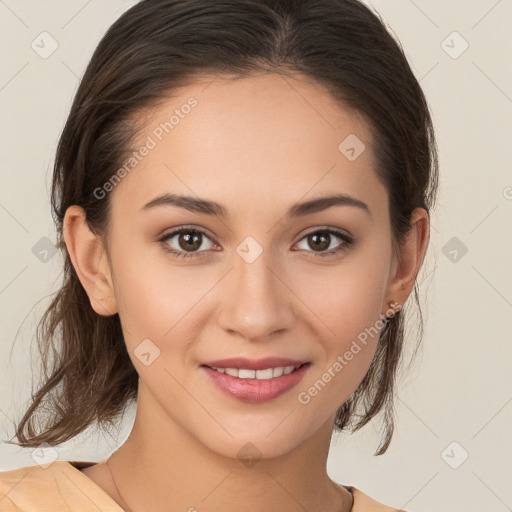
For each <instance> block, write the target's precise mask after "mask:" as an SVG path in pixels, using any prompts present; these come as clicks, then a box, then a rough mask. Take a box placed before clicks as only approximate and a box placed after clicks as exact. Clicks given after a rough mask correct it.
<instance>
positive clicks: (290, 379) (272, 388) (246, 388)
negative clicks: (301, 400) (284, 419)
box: [201, 363, 309, 403]
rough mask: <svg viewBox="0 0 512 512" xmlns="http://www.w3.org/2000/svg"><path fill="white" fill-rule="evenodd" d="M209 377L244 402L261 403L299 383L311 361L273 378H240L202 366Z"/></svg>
mask: <svg viewBox="0 0 512 512" xmlns="http://www.w3.org/2000/svg"><path fill="white" fill-rule="evenodd" d="M201 368H202V369H203V370H204V371H205V372H206V374H207V375H208V377H209V378H210V379H211V380H212V381H213V383H214V384H215V385H216V386H218V388H219V389H220V390H221V391H223V392H224V393H226V394H227V395H228V396H231V397H233V398H237V399H238V400H243V401H244V402H252V403H261V402H268V401H269V400H273V399H274V398H277V397H278V396H280V395H282V394H283V393H285V392H286V391H288V390H290V389H291V388H293V387H294V386H295V385H297V384H298V383H299V382H300V381H301V379H302V377H304V374H305V373H306V372H307V370H308V368H309V363H306V364H304V365H302V366H301V367H300V368H299V369H297V370H295V371H293V372H292V373H289V374H288V375H282V376H281V377H272V378H271V379H264V380H260V379H239V378H238V377H233V376H232V375H227V374H225V373H219V372H217V371H215V370H212V369H211V368H210V367H209V366H201Z"/></svg>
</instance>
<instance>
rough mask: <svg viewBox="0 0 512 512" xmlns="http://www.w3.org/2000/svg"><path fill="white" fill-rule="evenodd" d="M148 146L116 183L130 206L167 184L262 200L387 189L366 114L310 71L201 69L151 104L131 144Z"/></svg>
mask: <svg viewBox="0 0 512 512" xmlns="http://www.w3.org/2000/svg"><path fill="white" fill-rule="evenodd" d="M141 119H142V118H141ZM144 145H146V146H148V147H151V149H150V150H149V151H144V153H145V155H144V156H143V157H142V158H140V156H139V160H138V161H137V163H136V165H135V166H134V167H133V169H132V170H130V172H129V174H128V175H127V176H126V177H125V178H123V180H122V182H121V183H120V184H119V185H118V186H117V187H116V189H115V190H114V195H119V196H121V195H122V196H124V199H125V200H124V201H123V202H127V203H129V204H130V205H131V206H132V207H133V206H138V207H141V206H142V205H143V204H145V203H146V202H148V201H150V200H151V199H153V198H154V197H155V196H156V195H159V194H161V193H162V192H180V193H187V195H197V196H200V197H205V198H214V199H215V200H216V201H218V202H221V203H225V204H235V203H236V202H237V201H238V202H239V205H240V207H243V206H246V207H247V206H248V201H259V204H260V208H261V207H263V206H264V205H269V204H270V203H278V204H283V203H285V205H289V204H291V203H293V202H296V201H299V200H300V199H306V198H314V197H315V196H318V195H323V194H325V193H326V192H332V191H333V188H335V189H336V191H338V192H340V193H345V194H350V195H353V196H355V197H358V198H359V199H361V200H363V201H365V202H369V203H371V202H375V201H379V200H382V194H385V189H384V188H383V187H382V184H381V183H380V181H379V180H378V178H377V175H376V173H375V161H374V154H373V150H372V140H371V138H370V130H369V128H368V126H367V125H366V123H365V122H364V120H363V119H362V118H360V117H359V116H358V115H357V113H355V112H353V111H350V110H348V109H346V108H344V107H343V106H342V105H340V103H338V102H337V101H335V99H334V98H333V97H332V96H331V95H330V94H329V92H328V91H327V90H326V89H325V87H323V86H322V85H320V84H318V83H317V82H315V81H313V80H312V79H311V78H308V77H304V76H303V75H294V76H293V77H292V76H289V75H281V74H277V73H264V74H260V75H255V76H250V77H243V78H237V79H226V78H219V77H214V76H209V77H206V76H204V77H201V78H200V79H198V80H197V81H196V82H194V83H191V84H189V85H187V86H185V87H182V88H180V89H177V90H175V91H174V92H173V95H172V97H170V98H169V99H168V100H164V101H163V102H161V103H160V104H159V105H158V107H156V108H154V109H152V110H149V111H147V112H145V114H144V118H143V128H142V129H141V130H140V132H139V134H138V136H137V140H136V141H135V144H134V145H133V148H132V149H133V151H135V152H138V153H140V151H138V150H139V149H140V148H141V147H142V146H144ZM347 151H348V153H347ZM354 151H355V156H356V157H357V158H355V159H354ZM114 202H115V200H114Z"/></svg>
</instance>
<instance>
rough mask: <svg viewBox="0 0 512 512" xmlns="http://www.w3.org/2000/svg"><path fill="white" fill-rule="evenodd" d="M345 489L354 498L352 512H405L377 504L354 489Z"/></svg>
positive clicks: (349, 487) (350, 487)
mask: <svg viewBox="0 0 512 512" xmlns="http://www.w3.org/2000/svg"><path fill="white" fill-rule="evenodd" d="M347 489H348V490H349V491H350V492H351V493H352V495H353V496H354V505H353V507H352V512H406V511H405V510H401V509H397V508H394V507H388V506H387V505H384V504H383V503H379V502H378V501H376V500H374V499H373V498H370V496H368V495H366V494H365V493H364V492H362V491H361V490H359V489H357V488H356V487H352V486H347Z"/></svg>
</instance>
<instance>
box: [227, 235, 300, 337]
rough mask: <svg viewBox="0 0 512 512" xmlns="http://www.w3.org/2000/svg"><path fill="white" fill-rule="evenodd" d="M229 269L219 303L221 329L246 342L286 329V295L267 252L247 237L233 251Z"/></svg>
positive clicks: (289, 320)
mask: <svg viewBox="0 0 512 512" xmlns="http://www.w3.org/2000/svg"><path fill="white" fill-rule="evenodd" d="M233 265H234V268H233V271H232V272H231V273H230V274H231V275H230V280H229V283H230V286H229V289H228V291H227V294H226V298H225V300H224V301H223V311H222V313H221V324H222V327H223V328H224V329H226V330H230V331H236V332H238V333H239V334H240V335H242V336H243V337H245V338H247V339H257V338H261V337H265V336H268V335H270V334H272V332H274V331H276V330H282V329H285V328H287V327H289V325H290V322H291V319H292V312H291V309H290V304H288V303H287V297H288V294H287V293H286V287H285V286H284V285H283V283H282V282H281V280H280V279H279V278H278V277H277V275H278V270H277V268H276V265H273V264H272V258H271V253H270V251H268V250H264V249H263V247H262V246H261V245H260V244H259V243H258V242H257V241H256V240H255V239H253V238H252V237H247V238H246V239H245V240H244V241H242V243H240V244H239V246H238V247H237V249H236V254H235V255H234V263H233ZM276 274H277V275H276Z"/></svg>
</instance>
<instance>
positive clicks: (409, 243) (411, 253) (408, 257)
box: [383, 207, 430, 315]
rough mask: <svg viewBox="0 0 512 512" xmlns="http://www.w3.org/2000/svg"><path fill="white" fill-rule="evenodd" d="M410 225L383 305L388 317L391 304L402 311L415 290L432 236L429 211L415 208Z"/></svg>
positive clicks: (394, 262) (396, 258) (395, 263)
mask: <svg viewBox="0 0 512 512" xmlns="http://www.w3.org/2000/svg"><path fill="white" fill-rule="evenodd" d="M410 225H411V228H410V230H409V233H408V234H407V236H406V238H405V240H404V241H403V243H402V245H401V246H400V254H399V255H398V257H395V259H394V261H393V269H392V273H391V280H390V282H389V284H388V291H387V296H386V302H385V304H383V308H384V311H387V312H388V315H389V309H390V307H389V303H390V302H397V303H398V304H399V306H400V307H397V308H393V309H395V310H398V309H400V308H401V306H402V305H403V304H404V303H405V302H406V300H407V298H408V297H409V295H410V294H411V292H412V290H413V288H414V283H415V281H416V276H417V275H418V272H419V269H420V266H421V263H422V261H423V258H424V256H425V252H426V249H427V246H428V241H429V236H430V235H429V233H430V221H429V216H428V212H427V210H425V209H424V208H420V207H418V208H415V209H414V210H413V212H412V214H411V219H410ZM384 314H385V313H384Z"/></svg>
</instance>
